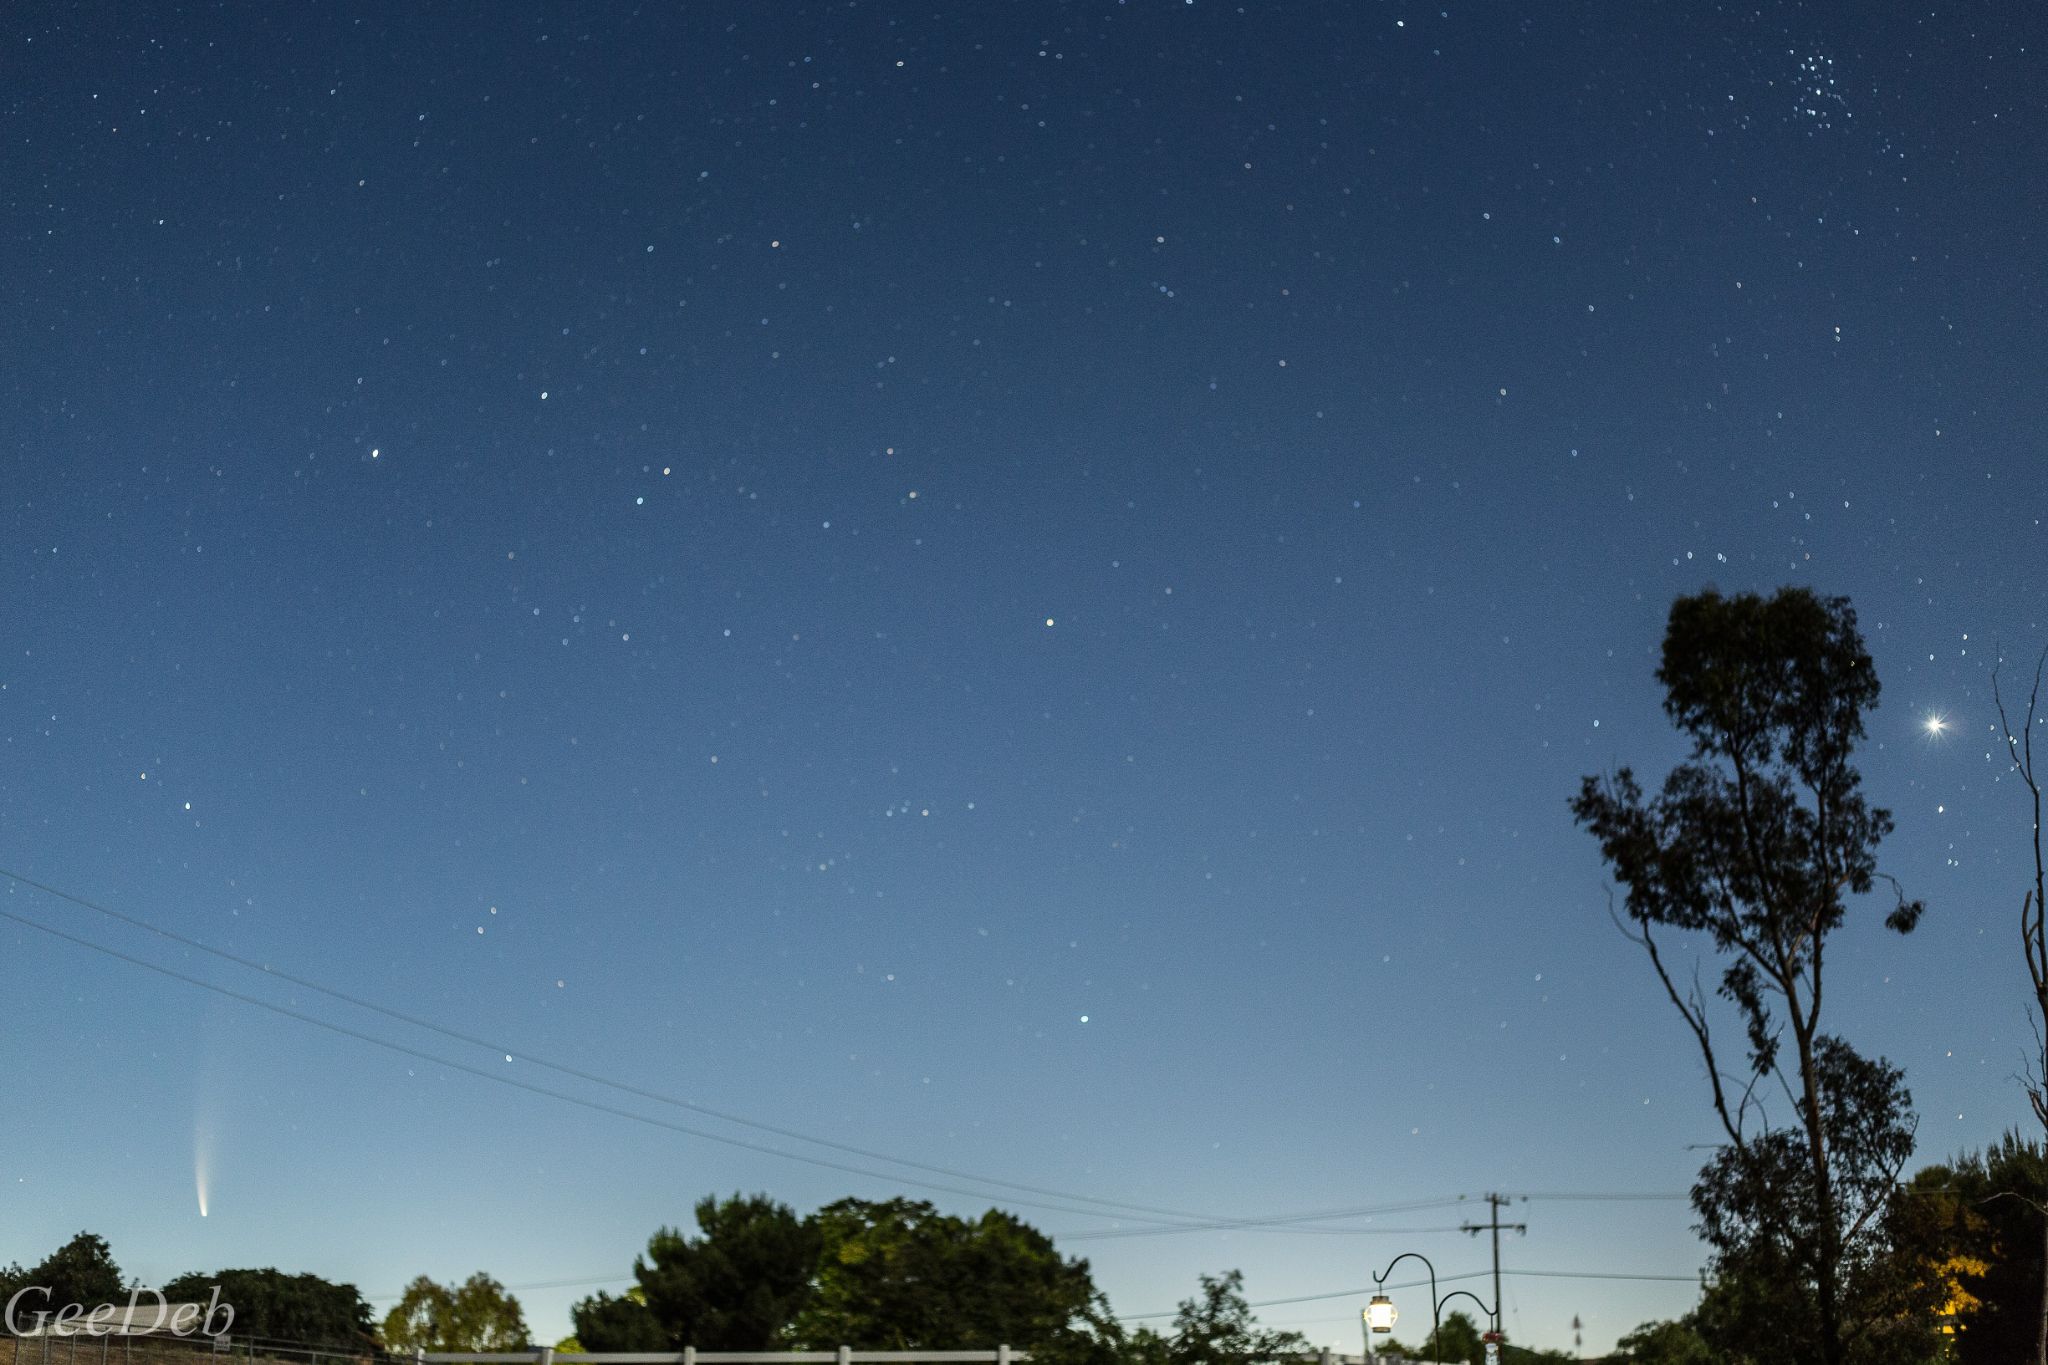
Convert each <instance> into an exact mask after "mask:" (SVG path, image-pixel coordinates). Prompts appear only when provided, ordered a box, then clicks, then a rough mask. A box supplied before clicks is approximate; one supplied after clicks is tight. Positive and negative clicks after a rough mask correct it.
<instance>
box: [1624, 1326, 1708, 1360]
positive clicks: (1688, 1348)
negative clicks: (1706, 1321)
mask: <svg viewBox="0 0 2048 1365" xmlns="http://www.w3.org/2000/svg"><path fill="white" fill-rule="evenodd" d="M1720 1359H1721V1358H1720V1357H1719V1356H1717V1355H1715V1354H1714V1352H1713V1350H1712V1349H1711V1348H1710V1347H1709V1346H1708V1345H1707V1343H1706V1342H1705V1341H1703V1340H1702V1339H1701V1338H1700V1334H1699V1333H1698V1332H1697V1331H1695V1330H1694V1329H1693V1326H1692V1324H1691V1323H1690V1322H1684V1321H1681V1322H1646V1323H1644V1324H1643V1325H1642V1326H1640V1327H1638V1328H1636V1330H1635V1331H1633V1332H1630V1333H1629V1334H1628V1335H1627V1336H1625V1337H1623V1338H1622V1339H1621V1340H1620V1341H1617V1342H1616V1343H1614V1354H1613V1355H1610V1356H1608V1357H1607V1360H1608V1365H1720Z"/></svg>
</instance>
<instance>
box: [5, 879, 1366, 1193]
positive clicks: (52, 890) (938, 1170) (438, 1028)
mask: <svg viewBox="0 0 2048 1365" xmlns="http://www.w3.org/2000/svg"><path fill="white" fill-rule="evenodd" d="M0 877H5V878H7V879H8V880H10V881H13V882H17V883H19V884H21V885H23V886H27V887H31V888H33V889H34V890H37V891H41V892H43V893H44V894H45V895H49V896H55V897H56V898H57V899H59V900H63V901H68V902H70V903H71V904H73V905H76V906H79V907H81V908H83V909H86V910H90V911H92V912H93V913H95V914H99V915H104V916H106V917H107V918H109V919H113V920H118V921H119V922H121V923H123V924H126V925H129V926H131V927H133V928H137V929H141V930H143V931H144V932H145V933H150V934H155V935H156V936H157V937H159V938H163V939H167V940H169V941H170V942H172V943H178V944H182V945H184V946H185V947H188V948H193V949H196V950H198V951H199V952H202V953H207V954H209V955H211V956H213V957H217V958H220V959H221V960H222V961H224V962H232V963H234V964H235V965H236V966H238V967H243V968H246V969H248V970H250V971H255V972H261V973H262V974H264V975H265V976H269V977H274V978H276V979H277V980H279V981H285V982H289V983H290V984H292V985H294V986H299V987H302V988H304V989H306V990H310V991H317V992H318V993H319V994H321V995H325V996H327V997H329V998H330V999H334V1000H339V1001H341V1002H343V1003H344V1004H348V1005H353V1006H355V1007H356V1008H358V1009H364V1010H369V1011H371V1012H372V1013H375V1014H381V1015H383V1016H385V1017H386V1018H388V1019H395V1020H397V1021H398V1022H400V1023H403V1024H408V1025H411V1026H412V1027H414V1028H420V1029H425V1030H427V1031H428V1032H430V1033H438V1034H440V1035H441V1036H442V1037H444V1038H451V1039H453V1040H455V1041H457V1042H460V1043H465V1044H468V1045H469V1046H471V1047H479V1048H483V1049H485V1050H487V1051H489V1052H492V1053H495V1054H497V1055H499V1056H506V1057H513V1058H517V1059H518V1060H520V1061H523V1062H526V1063H528V1064H529V1065H532V1066H538V1067H542V1068H544V1069H546V1070H549V1071H553V1072H556V1073H557V1074H560V1075H564V1076H570V1077H573V1078H575V1079H577V1080H580V1081H587V1082H589V1083H590V1084H593V1085H600V1086H604V1087H606V1088H608V1089H611V1090H616V1091H619V1092H620V1093H622V1094H628V1095H633V1096H636V1097H638V1098H640V1099H646V1100H653V1101H654V1102H656V1103H658V1104H666V1105H672V1106H674V1107H675V1108H678V1109H686V1110H689V1111H690V1112H692V1113H698V1114H703V1115H704V1116H705V1117H707V1118H715V1119H718V1120H720V1121H721V1122H724V1123H731V1124H736V1125H738V1126H740V1127H745V1128H752V1129H755V1130H757V1131H759V1132H765V1133H772V1134H774V1135H775V1136H777V1137H783V1138H788V1139H790V1140H792V1141H795V1142H804V1143H809V1144H811V1145H813V1146H817V1147H826V1148H830V1149H831V1150H834V1151H840V1152H845V1153H848V1154H849V1155H852V1156H859V1157H865V1158H866V1159H868V1160H870V1161H883V1162H887V1163H888V1164H890V1165H892V1166H903V1167H907V1168H909V1169H911V1170H919V1171H928V1172H930V1173H932V1174H934V1175H943V1176H946V1177H948V1178H949V1179H953V1180H967V1181H972V1182H973V1183H975V1184H979V1185H992V1186H998V1187H1000V1188H1003V1189H1011V1190H1021V1191H1024V1192H1025V1193H1027V1194H1037V1195H1043V1196H1046V1197H1047V1198H1052V1199H1062V1200H1066V1201H1069V1202H1071V1203H1079V1204H1095V1205H1099V1206H1101V1207H1103V1208H1106V1209H1115V1210H1120V1211H1124V1214H1125V1216H1128V1215H1129V1214H1133V1213H1139V1214H1152V1215H1156V1216H1159V1217H1164V1218H1172V1219H1193V1220H1198V1221H1199V1222H1200V1223H1202V1224H1209V1225H1217V1226H1222V1225H1227V1224H1229V1223H1231V1222H1234V1221H1237V1220H1232V1219H1228V1218H1223V1217H1220V1216H1218V1215H1215V1214H1204V1213H1193V1212H1189V1211H1188V1210H1185V1209H1170V1208H1161V1207H1158V1206H1155V1205H1150V1204H1134V1203H1131V1202H1129V1201H1126V1200H1118V1199H1103V1198H1101V1197H1099V1196H1096V1195H1086V1194H1073V1193H1070V1192H1068V1191H1065V1190H1056V1189H1050V1188H1048V1187H1045V1186H1042V1185H1030V1184H1025V1183H1023V1182H1021V1181H1015V1180H1005V1179H1002V1178H1000V1177H997V1176H983V1175H977V1174H975V1173H973V1172H971V1171H961V1170H956V1169H954V1168H952V1167H948V1166H935V1165H932V1164H930V1163H928V1162H922V1161H913V1160H910V1159H908V1158H905V1157H898V1156H891V1155H890V1154H889V1153H887V1152H878V1151H874V1150H872V1149H870V1148H866V1147H858V1146H855V1145H853V1144H851V1143H845V1142H838V1141H835V1140H833V1139H831V1138H821V1137H816V1136H813V1135H811V1134H809V1133H804V1132H800V1131H798V1130H796V1129H793V1128H784V1127H780V1126H778V1125H776V1124H772V1123H764V1122H762V1121H760V1120H758V1119H750V1118H747V1117H745V1116H744V1115H740V1114H733V1113H728V1112H726V1111H724V1110H720V1109H714V1108H712V1107H711V1106H709V1105H705V1104H699V1103H697V1102H695V1101H693V1100H686V1099H682V1098H680V1097H679V1096H675V1095H668V1094H664V1093H662V1092H660V1091H657V1090H649V1089H647V1088H645V1087H643V1086H638V1085H634V1084H632V1083H631V1082H628V1081H621V1080H616V1079H614V1078H612V1077H609V1076H604V1075H600V1074H598V1073H597V1072H593V1071H586V1070H584V1069H582V1068H580V1067H575V1066H571V1065H569V1064H568V1063H566V1062H557V1061H554V1060H551V1059H549V1058H546V1057H540V1056H536V1055H534V1054H532V1053H529V1052H525V1051H522V1050H521V1049H518V1048H514V1047H507V1046H505V1045H504V1044H503V1043H500V1042H498V1041H495V1040H493V1039H489V1038H483V1037H479V1036H477V1035H475V1034H471V1033H464V1032H463V1031H461V1030H460V1029H453V1028H449V1027H447V1026H446V1025H443V1024H438V1023H435V1022H434V1021H433V1020H431V1019H423V1018H421V1017H419V1016H418V1015H414V1014H408V1013H406V1012H405V1011H404V1010H399V1009H393V1008H392V1007H391V1006H389V1005H383V1004H379V1003H378V1002H376V1001H374V1000H366V999H364V998H362V997H361V996H358V995H352V994H350V993H349V992H347V991H343V990H339V989H336V988H335V987H332V986H328V985H324V984H322V983H321V982H318V981H313V980H310V979H308V978H306V977H302V976H296V975H293V974H292V973H290V972H285V971H280V970H278V969H277V968H275V967H272V966H271V965H270V964H268V963H265V962H257V961H255V960H253V959H251V958H246V957H242V956H240V955H238V954H235V953H231V952H228V951H227V950H226V949H223V948H216V947H214V946H213V945H212V944H209V943H206V942H204V941H202V940H200V939H196V938H192V937H190V936H188V935H185V934H181V933H178V932H177V931H176V930H173V929H166V928H164V927H163V926H162V925H159V924H154V923H152V922H150V921H149V920H146V919H143V918H142V917H140V916H138V915H132V914H128V913H127V912H125V911H121V910H116V909H114V908H112V907H111V906H106V905H102V904H100V903H99V902H97V901H93V900H89V899H87V898H86V897H84V896H80V895H78V894H76V893H74V892H71V891H66V890H64V889H63V888H62V887H57V886H51V885H49V884H48V883H46V882H39V881H37V880H35V879H34V878H33V877H26V876H23V875H22V874H20V873H18V872H14V871H11V870H9V869H7V868H0ZM25 922H26V921H25ZM32 927H42V926H39V925H35V926H32ZM73 941H74V942H81V943H82V942H84V941H83V940H73ZM86 946H89V947H90V946H96V945H92V944H86ZM130 960H133V959H130ZM742 1145H744V1144H742ZM753 1150H759V1151H774V1150H775V1149H772V1148H766V1147H762V1148H755V1149H753ZM777 1154H778V1155H793V1154H788V1153H777ZM796 1159H799V1160H802V1159H805V1158H796ZM867 1174H873V1173H872V1172H868V1173H867ZM884 1178H890V1177H884ZM906 1183H916V1182H906ZM931 1188H946V1187H942V1186H932V1187H931ZM975 1197H977V1198H984V1197H986V1196H985V1195H981V1194H979V1193H976V1194H975ZM1017 1202H1020V1203H1022V1202H1024V1201H1021V1200H1020V1201H1017ZM1040 1207H1044V1206H1040ZM1369 1211H1371V1210H1369ZM1072 1212H1079V1213H1089V1211H1088V1210H1086V1209H1080V1210H1072ZM1089 1216H1091V1217H1108V1216H1111V1215H1108V1214H1089ZM1322 1216H1328V1217H1345V1216H1348V1215H1347V1214H1346V1213H1332V1214H1328V1215H1320V1214H1309V1215H1303V1217H1322ZM1249 1221H1259V1220H1249Z"/></svg>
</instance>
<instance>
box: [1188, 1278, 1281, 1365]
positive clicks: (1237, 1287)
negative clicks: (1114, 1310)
mask: <svg viewBox="0 0 2048 1365" xmlns="http://www.w3.org/2000/svg"><path fill="white" fill-rule="evenodd" d="M1200 1280H1201V1290H1200V1292H1199V1293H1198V1294H1197V1295H1196V1296H1195V1297H1194V1298H1191V1299H1183V1300H1181V1305H1180V1311H1179V1312H1178V1313H1176V1314H1175V1315H1174V1319H1173V1335H1172V1337H1170V1338H1169V1339H1168V1340H1167V1343H1166V1353H1165V1354H1166V1359H1167V1362H1168V1365H1247V1363H1248V1362H1251V1361H1258V1360H1269V1359H1271V1358H1272V1357H1274V1356H1277V1355H1291V1354H1293V1353H1295V1352H1297V1351H1306V1350H1308V1349H1309V1344H1308V1339H1307V1338H1306V1337H1304V1336H1302V1334H1301V1333H1299V1332H1283V1331H1279V1330H1277V1329H1274V1328H1269V1327H1260V1326H1259V1325H1258V1323H1257V1320H1256V1319H1254V1318H1253V1317H1252V1310H1251V1306H1250V1305H1249V1304H1247V1303H1246V1302H1245V1299H1244V1272H1243V1271H1239V1270H1230V1271H1226V1272H1224V1273H1223V1274H1221V1275H1203V1276H1201V1277H1200Z"/></svg>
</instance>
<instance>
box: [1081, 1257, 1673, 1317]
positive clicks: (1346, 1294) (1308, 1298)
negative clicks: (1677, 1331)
mask: <svg viewBox="0 0 2048 1365" xmlns="http://www.w3.org/2000/svg"><path fill="white" fill-rule="evenodd" d="M1492 1273H1493V1272H1492V1271H1491V1270H1468V1271H1464V1272H1462V1273H1460V1274H1457V1275H1439V1276H1437V1277H1436V1280H1435V1281H1434V1283H1436V1284H1440V1285H1441V1284H1455V1283H1457V1282H1458V1281H1459V1280H1481V1279H1485V1278H1486V1277H1487V1276H1489V1275H1491V1274H1492ZM1500 1273H1501V1274H1503V1275H1527V1276H1533V1277H1536V1278H1538V1279H1550V1280H1655V1281H1664V1282H1670V1283H1674V1284H1698V1283H1699V1282H1700V1277H1699V1276H1698V1275H1634V1274H1624V1273H1620V1272H1613V1273H1610V1272H1605V1271H1598V1270H1510V1269H1507V1268H1506V1267H1502V1269H1501V1272H1500ZM1431 1283H1432V1282H1431V1281H1429V1280H1404V1281H1403V1282H1401V1283H1400V1284H1387V1285H1371V1286H1365V1287H1362V1288H1358V1289H1333V1290H1331V1291H1330V1292H1329V1293H1327V1294H1296V1295H1294V1296H1292V1297H1291V1298H1285V1299H1261V1300H1259V1301H1258V1302H1256V1303H1248V1304H1246V1305H1245V1307H1247V1308H1281V1307H1284V1306H1286V1305H1287V1304H1290V1303H1320V1302H1323V1301H1325V1300H1329V1299H1353V1298H1362V1297H1364V1296H1366V1295H1368V1294H1380V1293H1385V1292H1386V1291H1387V1290H1390V1289H1424V1288H1427V1287H1428V1286H1429V1285H1430V1284H1431ZM1179 1312H1180V1310H1179V1309H1178V1308H1175V1309H1171V1310H1169V1311H1167V1312H1164V1313H1125V1314H1121V1315H1119V1316H1118V1318H1117V1321H1118V1322H1142V1321H1144V1320H1145V1319H1147V1318H1170V1317H1173V1316H1175V1315H1176V1314H1177V1313H1179Z"/></svg>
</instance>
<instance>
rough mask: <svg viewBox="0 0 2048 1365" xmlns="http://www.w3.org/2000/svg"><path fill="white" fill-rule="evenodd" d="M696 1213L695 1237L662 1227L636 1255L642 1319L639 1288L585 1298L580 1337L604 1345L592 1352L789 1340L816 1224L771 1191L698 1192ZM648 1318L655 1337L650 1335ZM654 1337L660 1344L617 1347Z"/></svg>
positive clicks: (810, 1269)
mask: <svg viewBox="0 0 2048 1365" xmlns="http://www.w3.org/2000/svg"><path fill="white" fill-rule="evenodd" d="M696 1215H697V1228H698V1232H699V1235H698V1236H697V1237H694V1238H686V1237H684V1236H683V1235H682V1234H681V1233H679V1232H677V1231H676V1230H675V1229H673V1228H662V1229H660V1230H659V1231H657V1232H656V1233H655V1234H654V1236H653V1237H652V1238H651V1239H649V1241H648V1243H647V1254H646V1255H645V1256H642V1257H639V1258H637V1259H636V1260H635V1261H634V1262H633V1274H634V1277H635V1278H636V1279H637V1280H638V1281H639V1290H638V1291H637V1297H639V1299H640V1301H641V1303H643V1304H644V1305H645V1307H644V1309H643V1310H642V1311H643V1313H644V1315H645V1316H644V1317H643V1316H642V1315H641V1314H636V1313H635V1312H634V1311H633V1309H632V1308H631V1307H629V1306H628V1305H629V1303H630V1301H631V1299H632V1298H633V1297H635V1295H628V1296H627V1298H626V1299H611V1298H609V1297H608V1296H606V1295H603V1294H600V1295H598V1296H596V1298H594V1299H588V1300H585V1301H584V1302H585V1304H586V1305H588V1314H587V1316H588V1318H589V1322H590V1324H591V1326H590V1327H589V1328H588V1329H586V1328H585V1326H584V1321H585V1319H584V1317H581V1316H579V1317H577V1318H576V1331H577V1335H578V1336H580V1337H582V1338H583V1339H584V1340H585V1341H589V1342H596V1341H602V1342H604V1343H606V1344H605V1345H601V1346H600V1345H593V1346H592V1349H593V1350H647V1349H655V1350H659V1349H663V1347H664V1346H665V1347H666V1348H667V1349H671V1350H678V1351H679V1350H681V1349H682V1348H683V1347H685V1346H695V1347H696V1348H697V1349H699V1350H706V1351H765V1350H769V1349H771V1348H774V1347H777V1346H782V1345H786V1344H787V1336H788V1332H789V1328H790V1324H791V1323H792V1322H793V1321H794V1320H795V1319H796V1316H797V1314H798V1313H799V1312H801V1311H802V1309H803V1306H804V1304H805V1303H806V1302H807V1301H808V1300H809V1298H810V1295H811V1278H812V1276H813V1274H815V1273H816V1270H817V1264H818V1247H819V1234H818V1229H817V1227H816V1226H815V1225H814V1224H813V1223H812V1222H811V1220H809V1219H805V1218H798V1217H797V1216H796V1214H795V1212H794V1211H792V1210H791V1209H790V1207H789V1206H788V1205H787V1204H780V1203H777V1202H776V1201H775V1200H773V1199H770V1198H769V1197H768V1196H767V1195H765V1194H756V1195H746V1196H741V1195H738V1194H735V1195H734V1196H733V1197H732V1198H730V1199H724V1200H720V1199H715V1198H706V1199H702V1200H699V1201H698V1203H697V1208H696ZM581 1307H583V1305H579V1308H581ZM650 1323H651V1324H652V1325H653V1328H654V1331H655V1333H656V1334H658V1335H657V1336H655V1337H652V1338H650V1337H649V1335H648V1325H649V1324H650ZM649 1340H655V1341H658V1342H659V1343H660V1344H659V1345H656V1346H654V1347H652V1348H650V1347H648V1346H646V1345H644V1344H638V1345H630V1346H629V1345H623V1344H612V1343H625V1342H633V1343H645V1342H647V1341H649Z"/></svg>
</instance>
